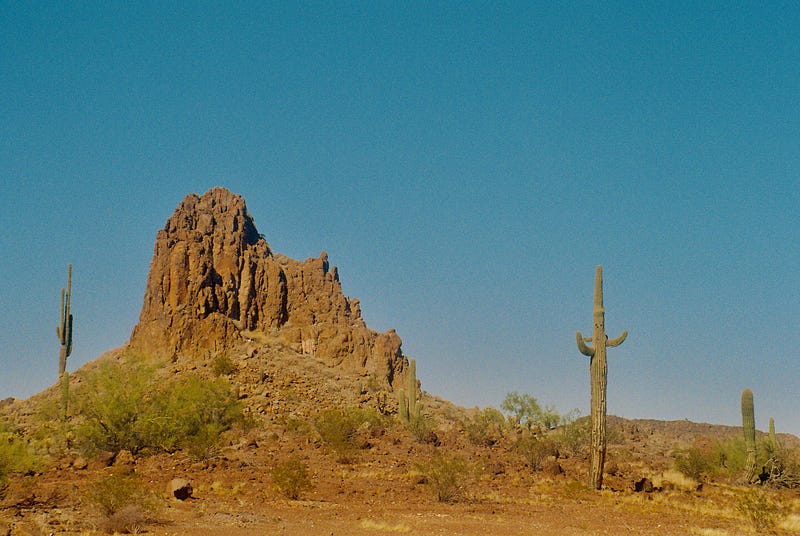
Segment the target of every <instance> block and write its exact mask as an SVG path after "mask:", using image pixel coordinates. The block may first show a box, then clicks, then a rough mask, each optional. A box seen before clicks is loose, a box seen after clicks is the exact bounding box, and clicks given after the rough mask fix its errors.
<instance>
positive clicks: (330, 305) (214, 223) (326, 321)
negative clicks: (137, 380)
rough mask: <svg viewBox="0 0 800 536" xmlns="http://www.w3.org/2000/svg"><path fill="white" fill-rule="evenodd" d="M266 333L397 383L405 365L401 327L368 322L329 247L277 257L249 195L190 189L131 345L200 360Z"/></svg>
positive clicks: (162, 242) (162, 248) (164, 241)
mask: <svg viewBox="0 0 800 536" xmlns="http://www.w3.org/2000/svg"><path fill="white" fill-rule="evenodd" d="M258 332H261V333H263V334H268V335H270V336H274V337H275V338H276V339H280V340H281V341H284V342H286V343H288V344H289V345H291V346H292V347H293V348H294V349H295V350H297V351H300V352H302V353H304V354H314V355H316V356H318V357H320V358H322V359H324V360H325V361H326V362H327V363H329V364H330V365H331V366H337V367H343V368H346V369H350V370H364V371H365V372H370V373H374V374H375V375H376V376H377V377H378V378H382V379H383V378H385V379H386V380H387V381H388V383H389V384H391V383H392V382H393V379H394V378H395V376H396V375H397V374H398V373H399V372H400V371H402V370H403V368H404V362H405V361H406V360H405V358H404V356H403V354H402V351H401V349H400V346H401V344H402V341H401V340H400V337H399V336H398V335H397V334H396V333H395V332H394V330H390V331H387V332H386V333H382V334H379V333H377V332H376V331H374V330H371V329H369V328H368V327H367V326H366V324H365V323H364V320H363V319H362V318H361V311H360V309H359V305H358V300H355V299H353V300H351V299H349V298H347V297H346V296H345V295H344V294H343V293H342V288H341V284H340V283H339V276H338V271H337V269H336V267H332V268H331V267H330V266H329V264H328V256H327V254H326V253H325V252H322V253H321V254H320V256H319V257H317V258H310V259H307V260H306V261H302V262H301V261H296V260H294V259H290V258H288V257H285V256H283V255H280V254H274V253H273V252H272V250H271V249H270V246H269V244H267V242H266V240H264V238H263V237H262V236H261V235H259V233H258V231H257V230H256V227H255V224H254V223H253V218H252V217H251V216H250V214H249V213H248V212H247V206H246V205H245V201H244V199H242V197H241V196H239V195H236V194H232V193H231V192H229V191H228V190H225V189H224V188H214V189H212V190H209V191H208V192H206V193H205V194H203V195H202V196H198V195H196V194H190V195H188V196H187V197H186V198H185V199H184V200H183V201H182V202H181V203H180V205H178V208H177V209H175V212H174V213H173V214H172V216H171V217H170V218H169V219H168V220H167V223H166V225H165V226H164V228H163V229H161V230H159V231H158V234H157V235H156V243H155V248H154V253H153V260H152V262H151V264H150V273H149V275H148V278H147V289H146V291H145V297H144V304H143V305H142V312H141V314H140V316H139V323H138V325H137V326H136V327H135V328H134V330H133V333H132V334H131V340H130V346H131V347H132V348H134V349H138V350H142V351H146V352H149V353H159V354H166V355H171V356H174V355H179V354H180V355H184V354H187V355H198V356H199V355H202V354H207V353H209V352H212V353H213V352H217V351H221V350H223V349H225V348H227V347H231V346H234V345H236V344H238V343H241V342H243V337H250V336H252V335H253V334H254V333H258Z"/></svg>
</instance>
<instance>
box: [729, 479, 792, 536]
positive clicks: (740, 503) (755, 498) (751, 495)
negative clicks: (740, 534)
mask: <svg viewBox="0 0 800 536" xmlns="http://www.w3.org/2000/svg"><path fill="white" fill-rule="evenodd" d="M736 510H737V511H738V512H739V514H740V515H741V516H742V517H743V518H744V519H745V520H746V521H747V522H748V523H750V526H752V527H753V529H754V530H755V531H756V532H757V533H758V534H765V533H770V534H774V533H775V532H776V527H777V526H778V523H779V522H780V521H781V519H782V518H783V517H784V515H785V513H784V511H783V508H782V506H781V505H780V503H778V502H777V501H775V500H774V499H773V498H772V497H771V496H770V494H769V493H768V492H767V491H765V490H763V489H758V488H753V489H749V490H747V491H746V492H745V493H743V494H741V495H740V496H739V497H738V498H737V501H736Z"/></svg>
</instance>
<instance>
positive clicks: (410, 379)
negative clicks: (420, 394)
mask: <svg viewBox="0 0 800 536" xmlns="http://www.w3.org/2000/svg"><path fill="white" fill-rule="evenodd" d="M397 399H398V414H399V415H400V418H401V419H402V420H404V421H405V422H411V421H413V420H416V419H419V416H420V412H421V408H420V405H419V400H418V399H417V362H416V360H414V359H412V360H411V361H410V362H409V365H408V376H407V377H406V386H405V389H401V390H400V391H399V392H398V393H397Z"/></svg>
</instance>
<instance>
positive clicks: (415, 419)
mask: <svg viewBox="0 0 800 536" xmlns="http://www.w3.org/2000/svg"><path fill="white" fill-rule="evenodd" d="M406 426H407V427H408V429H409V430H411V433H412V434H414V437H416V438H417V441H420V442H422V443H429V444H431V445H438V444H439V436H437V435H436V421H435V420H434V419H433V417H426V416H425V415H422V414H420V415H415V416H412V417H411V418H410V419H409V420H408V422H407V423H406Z"/></svg>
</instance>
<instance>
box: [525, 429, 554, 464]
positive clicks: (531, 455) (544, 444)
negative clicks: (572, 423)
mask: <svg viewBox="0 0 800 536" xmlns="http://www.w3.org/2000/svg"><path fill="white" fill-rule="evenodd" d="M514 450H516V451H517V452H518V453H519V454H520V455H521V456H522V457H523V458H524V459H525V462H526V463H527V464H528V466H529V467H530V468H531V470H532V471H539V470H541V469H542V463H543V462H544V461H545V460H546V459H547V458H548V457H549V456H555V457H558V444H557V443H556V441H555V440H554V439H553V438H551V437H548V436H545V435H542V434H532V433H528V434H526V435H524V436H522V437H521V438H520V439H519V440H517V442H516V443H515V444H514Z"/></svg>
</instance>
